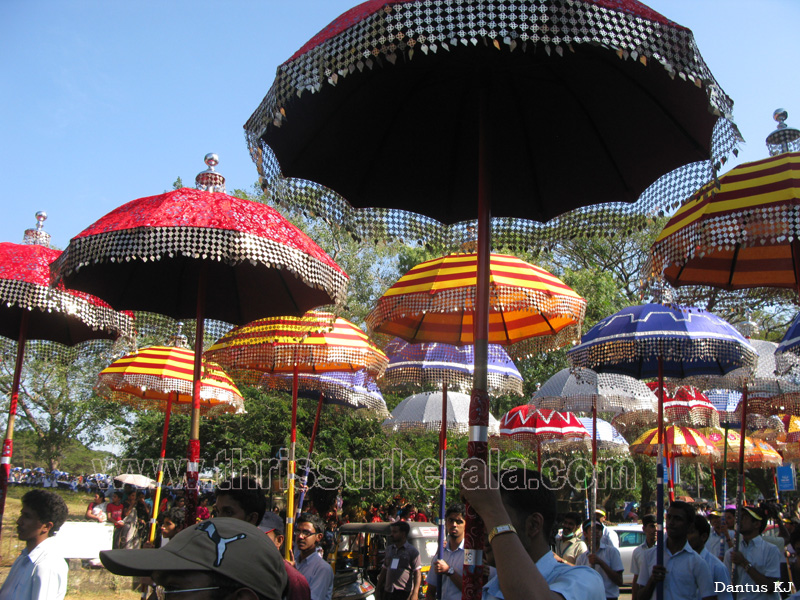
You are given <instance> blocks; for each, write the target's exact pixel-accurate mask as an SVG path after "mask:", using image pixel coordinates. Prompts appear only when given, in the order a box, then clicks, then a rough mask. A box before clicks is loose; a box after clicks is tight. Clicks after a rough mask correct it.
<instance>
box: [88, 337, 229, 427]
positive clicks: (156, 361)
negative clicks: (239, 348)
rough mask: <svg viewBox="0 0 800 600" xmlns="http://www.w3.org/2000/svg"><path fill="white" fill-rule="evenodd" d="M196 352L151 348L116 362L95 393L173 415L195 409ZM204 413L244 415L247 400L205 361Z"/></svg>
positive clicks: (100, 378) (103, 374)
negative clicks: (170, 410) (193, 388)
mask: <svg viewBox="0 0 800 600" xmlns="http://www.w3.org/2000/svg"><path fill="white" fill-rule="evenodd" d="M193 365H194V351H193V350H189V349H187V348H177V347H174V346H150V347H149V348H143V349H141V350H139V352H136V353H135V354H129V355H128V356H123V357H122V358H120V359H118V360H115V361H114V362H113V363H111V365H109V366H108V367H106V368H105V369H103V370H102V371H101V372H100V375H98V378H97V385H96V386H95V390H96V391H97V393H98V394H99V395H101V396H103V397H105V398H108V399H110V400H113V401H115V402H119V403H121V404H127V405H128V406H133V407H135V408H140V409H153V410H159V411H161V412H166V410H167V406H168V402H169V400H170V395H172V412H184V413H189V412H190V411H191V409H192V374H193V369H194V366H193ZM202 369H203V370H202V379H201V381H200V385H201V387H200V412H201V414H204V415H207V416H213V415H217V414H222V413H238V412H243V411H244V400H243V399H242V395H241V394H240V393H239V390H238V389H236V386H235V385H234V383H233V381H231V378H230V377H228V375H227V374H226V373H225V372H224V371H223V370H222V367H220V366H219V365H218V364H216V363H213V362H211V361H207V360H203V363H202Z"/></svg>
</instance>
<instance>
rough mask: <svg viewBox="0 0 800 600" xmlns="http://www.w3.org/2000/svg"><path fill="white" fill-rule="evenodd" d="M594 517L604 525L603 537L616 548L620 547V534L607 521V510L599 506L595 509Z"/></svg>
mask: <svg viewBox="0 0 800 600" xmlns="http://www.w3.org/2000/svg"><path fill="white" fill-rule="evenodd" d="M594 518H595V520H596V521H599V522H600V523H601V524H602V525H603V539H604V540H605V541H606V543H607V544H611V545H612V546H614V548H619V536H618V535H617V532H616V531H614V530H613V529H611V528H610V527H609V526H608V523H606V511H604V510H603V509H601V508H598V509H597V510H596V511H594Z"/></svg>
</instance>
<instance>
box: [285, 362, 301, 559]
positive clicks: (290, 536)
mask: <svg viewBox="0 0 800 600" xmlns="http://www.w3.org/2000/svg"><path fill="white" fill-rule="evenodd" d="M298 370H299V369H298V365H297V362H295V364H294V372H293V373H292V431H291V443H290V444H289V473H288V479H289V482H288V486H289V489H288V490H287V499H286V541H285V543H284V548H285V555H284V558H286V560H292V541H293V540H294V480H295V470H296V469H297V465H296V464H295V459H294V458H295V449H296V446H297V386H298Z"/></svg>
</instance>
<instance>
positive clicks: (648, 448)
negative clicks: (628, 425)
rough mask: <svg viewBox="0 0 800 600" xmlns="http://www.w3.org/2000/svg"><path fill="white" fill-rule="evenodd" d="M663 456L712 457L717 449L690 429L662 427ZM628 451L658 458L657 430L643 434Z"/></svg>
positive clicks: (698, 433) (715, 455) (671, 426)
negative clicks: (664, 449)
mask: <svg viewBox="0 0 800 600" xmlns="http://www.w3.org/2000/svg"><path fill="white" fill-rule="evenodd" d="M664 444H665V447H666V451H665V452H664V455H665V456H669V457H670V458H690V457H701V456H702V457H714V459H715V460H716V457H717V449H716V448H715V447H714V444H713V443H712V442H711V440H709V439H708V438H707V437H706V436H704V435H703V434H702V433H700V432H699V431H697V430H695V429H692V428H691V427H681V426H678V425H670V426H668V427H664ZM628 450H629V451H630V453H631V454H644V455H645V456H658V428H655V429H651V430H649V431H646V432H645V433H643V434H642V435H641V436H639V438H638V439H637V440H636V441H635V442H633V443H632V444H631V445H630V446H629V447H628Z"/></svg>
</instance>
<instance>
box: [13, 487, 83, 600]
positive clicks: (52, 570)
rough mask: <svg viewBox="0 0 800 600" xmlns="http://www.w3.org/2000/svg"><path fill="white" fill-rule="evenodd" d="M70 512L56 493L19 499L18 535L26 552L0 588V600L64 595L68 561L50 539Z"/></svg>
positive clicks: (40, 492)
mask: <svg viewBox="0 0 800 600" xmlns="http://www.w3.org/2000/svg"><path fill="white" fill-rule="evenodd" d="M68 514H69V510H68V509H67V505H66V503H65V502H64V500H63V499H62V498H61V496H59V495H58V494H56V493H55V492H49V491H45V490H31V491H30V492H28V493H26V494H25V495H24V496H23V497H22V510H20V515H19V519H17V535H18V536H19V539H20V540H22V541H23V542H25V549H24V550H23V551H22V553H21V554H20V555H19V556H18V557H17V559H16V560H15V561H14V564H13V565H12V566H11V570H10V571H9V573H8V576H7V577H6V580H5V582H4V583H3V587H2V588H0V600H63V598H64V596H66V594H67V561H66V560H64V557H63V556H61V555H60V554H59V553H58V552H57V550H56V546H55V540H53V539H51V538H52V537H53V536H54V535H55V534H56V532H57V531H58V530H59V529H60V528H61V526H62V525H63V524H64V521H66V520H67V515H68Z"/></svg>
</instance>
